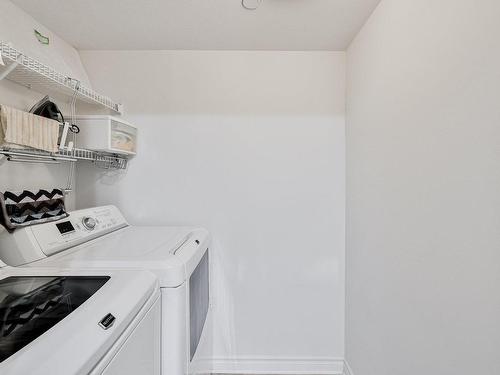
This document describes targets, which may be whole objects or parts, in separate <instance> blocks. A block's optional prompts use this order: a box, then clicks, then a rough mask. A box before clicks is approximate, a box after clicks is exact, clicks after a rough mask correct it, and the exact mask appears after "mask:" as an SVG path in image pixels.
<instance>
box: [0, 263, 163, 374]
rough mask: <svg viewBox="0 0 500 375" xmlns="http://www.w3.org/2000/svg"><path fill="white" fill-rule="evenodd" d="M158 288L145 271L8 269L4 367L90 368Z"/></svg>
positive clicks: (1, 306)
mask: <svg viewBox="0 0 500 375" xmlns="http://www.w3.org/2000/svg"><path fill="white" fill-rule="evenodd" d="M158 294H159V288H158V283H157V280H156V278H155V277H154V275H153V274H151V273H150V272H147V271H119V270H114V271H109V270H100V271H95V270H89V271H83V270H82V271H78V270H72V271H68V270H67V271H61V270H56V269H44V270H37V269H29V268H25V269H14V268H8V269H6V270H5V271H4V272H2V276H0V311H2V314H1V315H2V319H1V320H0V330H1V332H2V340H0V353H2V354H1V357H0V373H12V374H14V373H15V374H34V373H43V374H76V373H82V374H83V373H89V372H90V371H91V370H92V368H94V366H95V365H96V364H97V363H98V362H99V361H100V360H101V358H102V356H103V355H104V354H105V353H106V352H107V351H108V350H109V349H110V348H111V347H112V346H113V344H114V342H115V341H116V340H117V339H118V337H119V336H120V335H121V334H122V333H123V332H124V330H125V329H126V328H127V327H128V326H129V325H130V324H131V323H132V322H135V321H136V320H138V319H140V318H142V314H141V313H140V311H141V309H143V307H145V306H146V305H148V303H150V302H149V301H151V300H152V299H156V298H158ZM108 314H111V315H112V316H113V318H114V319H112V318H110V317H109V315H108ZM106 317H107V319H105V318H106ZM103 319H105V321H104V327H103V324H99V323H102V322H103ZM105 328H107V329H105Z"/></svg>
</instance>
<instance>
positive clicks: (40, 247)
mask: <svg viewBox="0 0 500 375" xmlns="http://www.w3.org/2000/svg"><path fill="white" fill-rule="evenodd" d="M209 245H210V236H209V233H208V232H207V231H206V230H205V229H203V228H190V227H164V226H158V227H155V226H133V225H129V224H128V222H127V221H126V220H125V218H124V216H123V215H122V214H121V212H120V211H119V210H118V208H116V207H115V206H104V207H96V208H90V209H84V210H79V211H74V212H71V213H70V216H69V217H67V218H65V219H62V220H59V221H55V222H49V223H44V224H40V225H35V226H31V227H26V228H22V229H18V230H16V231H15V232H14V233H12V234H9V233H3V234H2V235H0V259H1V260H3V261H4V262H5V263H7V264H9V265H12V266H23V267H52V268H66V269H67V268H77V269H78V268H94V269H109V268H114V269H121V270H128V269H144V270H149V271H151V272H152V273H154V274H155V275H156V277H157V278H158V281H159V285H160V296H161V317H162V318H161V370H162V374H165V375H184V374H186V373H189V372H190V369H189V366H190V363H191V360H192V359H193V357H194V355H195V353H196V350H197V348H198V345H199V343H200V340H201V338H202V335H203V332H204V326H205V322H206V321H207V316H208V312H209V306H210V305H209V251H208V249H209Z"/></svg>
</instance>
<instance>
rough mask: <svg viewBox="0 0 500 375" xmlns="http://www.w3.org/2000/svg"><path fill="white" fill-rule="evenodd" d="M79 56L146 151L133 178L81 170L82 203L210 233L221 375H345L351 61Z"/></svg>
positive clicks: (295, 55)
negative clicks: (119, 105)
mask: <svg viewBox="0 0 500 375" xmlns="http://www.w3.org/2000/svg"><path fill="white" fill-rule="evenodd" d="M81 56H82V61H83V62H84V65H85V67H86V69H87V71H88V73H89V76H90V78H91V80H92V82H93V84H94V86H95V88H96V89H98V90H102V91H104V92H107V93H109V95H111V96H113V97H116V98H119V99H122V102H123V103H124V105H125V108H126V112H127V116H126V118H127V119H129V120H131V121H132V122H134V123H135V124H136V125H138V126H139V131H140V142H139V155H138V156H137V157H136V158H135V159H134V160H133V161H132V162H131V163H130V168H129V170H128V171H127V173H126V174H116V173H112V174H110V175H107V174H105V173H101V174H99V173H95V170H92V169H87V168H85V167H81V168H80V167H79V173H78V177H79V178H78V202H77V204H78V206H80V207H86V206H90V205H101V204H109V203H114V204H116V205H118V206H119V207H120V208H121V209H122V210H123V211H124V213H125V215H126V216H127V217H128V218H129V219H130V221H131V222H132V223H133V224H153V223H154V224H167V225H170V224H192V225H203V226H205V227H207V228H208V229H209V230H210V231H211V232H212V234H213V238H214V248H213V251H214V252H213V254H212V256H213V258H214V259H215V268H216V270H215V272H216V275H215V278H216V279H215V280H213V284H212V286H213V287H214V288H213V289H214V292H215V295H214V305H215V306H214V307H215V311H216V314H215V321H214V332H215V334H214V338H213V340H214V348H213V353H212V354H213V356H214V357H215V358H216V359H217V361H216V366H217V367H216V370H217V371H234V372H237V371H243V372H247V373H251V372H252V371H256V370H257V369H260V370H262V371H269V370H270V369H275V370H276V369H279V370H281V371H293V370H297V369H298V368H300V366H304V365H305V366H306V367H308V371H312V372H316V373H319V372H318V371H325V370H327V371H333V370H335V369H336V370H338V369H339V362H338V361H336V359H337V358H338V357H343V344H344V333H343V332H344V194H345V192H344V167H345V157H344V151H345V150H344V110H345V103H344V95H345V94H344V92H345V91H344V90H345V85H344V81H345V61H344V60H345V54H344V53H333V52H309V53H301V52H209V51H205V52H193V51H177V52H174V51H163V52H161V51H157V52H144V51H142V52H111V51H110V52H105V51H104V52H103V51H101V52H91V51H87V52H82V53H81ZM235 363H236V364H235ZM233 365H234V366H233Z"/></svg>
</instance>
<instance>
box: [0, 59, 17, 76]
mask: <svg viewBox="0 0 500 375" xmlns="http://www.w3.org/2000/svg"><path fill="white" fill-rule="evenodd" d="M20 63H21V55H18V56H17V58H16V60H15V61H13V62H12V63H10V65H9V66H8V67H7V68H6V69H5V70H4V71H3V72H2V73H0V81H1V80H3V79H4V78H6V77H7V76H8V75H9V74H10V73H12V71H13V70H14V69H16V68H17V66H18V65H19V64H20Z"/></svg>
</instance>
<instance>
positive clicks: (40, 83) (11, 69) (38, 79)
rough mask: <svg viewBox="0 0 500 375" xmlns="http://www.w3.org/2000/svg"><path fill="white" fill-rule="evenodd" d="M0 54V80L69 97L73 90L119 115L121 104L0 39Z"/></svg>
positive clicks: (88, 101) (90, 101) (84, 99)
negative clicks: (0, 59) (2, 62)
mask: <svg viewBox="0 0 500 375" xmlns="http://www.w3.org/2000/svg"><path fill="white" fill-rule="evenodd" d="M0 54H1V57H2V60H3V61H4V63H5V65H1V64H0V80H2V79H3V78H6V79H8V80H10V81H13V82H16V83H18V84H20V85H22V86H25V87H28V88H30V89H33V90H35V91H38V92H40V93H42V94H47V93H50V92H54V93H58V94H62V95H65V96H68V97H69V98H71V97H72V96H73V95H74V93H75V91H77V92H78V97H77V99H78V100H81V101H83V102H86V103H90V104H94V105H99V106H103V107H105V108H107V109H110V110H111V111H113V112H115V113H118V114H121V113H122V111H123V106H122V105H121V104H118V103H116V102H114V101H113V100H111V99H110V98H108V97H107V96H104V95H101V94H98V93H97V92H95V91H93V90H91V89H90V88H88V87H85V86H84V85H82V84H80V82H79V81H78V80H77V79H74V78H71V77H68V76H66V75H64V74H62V73H59V72H57V71H56V70H54V69H53V68H51V67H49V66H47V65H45V64H43V63H41V62H39V61H38V60H36V59H34V58H31V57H29V56H26V55H25V54H23V53H21V52H20V51H18V50H16V49H15V48H12V47H11V46H9V45H8V44H7V43H4V42H0Z"/></svg>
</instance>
